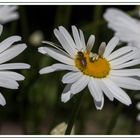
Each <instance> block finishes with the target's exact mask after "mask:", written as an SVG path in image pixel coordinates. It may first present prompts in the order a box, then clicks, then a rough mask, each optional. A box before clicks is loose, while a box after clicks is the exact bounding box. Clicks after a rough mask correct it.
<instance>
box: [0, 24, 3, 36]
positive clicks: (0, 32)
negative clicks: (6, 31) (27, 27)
mask: <svg viewBox="0 0 140 140" xmlns="http://www.w3.org/2000/svg"><path fill="white" fill-rule="evenodd" d="M2 31H3V26H2V25H1V24H0V36H1V34H2Z"/></svg>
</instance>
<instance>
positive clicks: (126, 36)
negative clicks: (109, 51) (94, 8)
mask: <svg viewBox="0 0 140 140" xmlns="http://www.w3.org/2000/svg"><path fill="white" fill-rule="evenodd" d="M103 16H104V18H105V20H107V21H108V27H109V28H111V29H112V30H114V31H115V34H116V35H117V36H119V38H120V39H121V41H125V42H128V43H132V44H133V46H135V45H136V47H140V46H139V45H137V44H136V43H135V41H136V42H137V40H138V41H139V38H138V37H139V36H140V22H139V21H138V20H136V19H134V18H132V17H130V16H129V15H127V14H125V13H124V12H123V11H121V10H119V9H116V8H109V9H107V10H106V12H105V14H104V15H103Z"/></svg>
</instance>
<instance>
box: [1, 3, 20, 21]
mask: <svg viewBox="0 0 140 140" xmlns="http://www.w3.org/2000/svg"><path fill="white" fill-rule="evenodd" d="M17 8H18V7H15V6H10V5H2V6H0V23H1V24H5V23H7V22H10V21H13V20H16V19H18V18H19V14H18V12H16V11H15V10H16V9H17Z"/></svg>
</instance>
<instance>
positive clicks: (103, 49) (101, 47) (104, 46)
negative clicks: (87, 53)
mask: <svg viewBox="0 0 140 140" xmlns="http://www.w3.org/2000/svg"><path fill="white" fill-rule="evenodd" d="M105 48H106V43H105V42H102V43H101V45H100V46H99V51H98V54H99V55H100V56H102V55H103V54H104V51H105Z"/></svg>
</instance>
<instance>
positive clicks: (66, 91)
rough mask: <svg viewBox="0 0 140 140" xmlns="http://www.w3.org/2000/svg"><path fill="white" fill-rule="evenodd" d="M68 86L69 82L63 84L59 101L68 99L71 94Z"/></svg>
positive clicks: (69, 85)
mask: <svg viewBox="0 0 140 140" xmlns="http://www.w3.org/2000/svg"><path fill="white" fill-rule="evenodd" d="M70 88H71V84H68V85H66V86H65V88H64V90H63V92H62V95H61V101H62V102H64V103H66V102H67V101H69V100H70V99H71V97H72V94H71V93H70Z"/></svg>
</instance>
